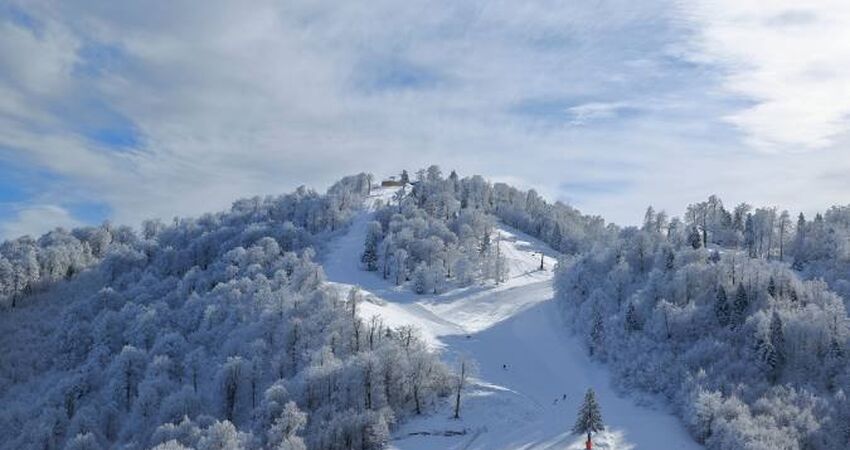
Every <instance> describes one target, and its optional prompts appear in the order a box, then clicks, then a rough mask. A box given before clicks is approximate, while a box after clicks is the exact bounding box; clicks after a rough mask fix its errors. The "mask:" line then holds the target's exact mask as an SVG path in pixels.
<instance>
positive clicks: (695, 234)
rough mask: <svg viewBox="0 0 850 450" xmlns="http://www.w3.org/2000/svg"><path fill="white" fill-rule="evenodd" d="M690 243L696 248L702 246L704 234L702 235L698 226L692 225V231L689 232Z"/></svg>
mask: <svg viewBox="0 0 850 450" xmlns="http://www.w3.org/2000/svg"><path fill="white" fill-rule="evenodd" d="M688 243H689V244H691V247H693V248H694V249H698V248H700V247H702V236H701V235H700V232H699V230H698V229H697V227H691V232H690V233H688Z"/></svg>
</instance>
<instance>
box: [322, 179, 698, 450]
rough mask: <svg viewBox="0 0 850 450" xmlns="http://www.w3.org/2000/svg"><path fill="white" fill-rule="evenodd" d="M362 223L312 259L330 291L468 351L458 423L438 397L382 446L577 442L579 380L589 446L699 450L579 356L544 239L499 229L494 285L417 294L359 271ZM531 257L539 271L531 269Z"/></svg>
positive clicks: (434, 341) (449, 350)
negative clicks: (435, 405) (356, 291)
mask: <svg viewBox="0 0 850 450" xmlns="http://www.w3.org/2000/svg"><path fill="white" fill-rule="evenodd" d="M394 191H395V189H382V190H378V191H377V192H376V193H375V195H374V196H373V201H374V200H376V199H378V198H380V199H383V200H384V201H387V199H389V198H391V196H392V193H393V192H394ZM369 220H371V212H370V211H369V209H368V208H367V210H366V211H364V212H362V213H361V214H360V215H359V216H358V217H356V218H355V220H354V222H353V223H352V226H351V227H350V229H349V231H348V232H347V233H346V234H345V235H343V236H341V237H339V238H337V240H335V241H334V242H331V243H330V244H329V252H328V254H327V256H326V257H325V259H324V261H323V265H324V269H325V272H326V274H327V276H328V279H329V280H330V281H331V282H332V283H333V285H334V286H336V287H337V288H338V289H341V290H346V291H347V290H348V289H350V288H351V286H355V285H356V286H359V287H360V288H362V289H363V290H364V291H365V292H366V293H367V295H369V296H371V297H373V299H372V300H370V301H368V302H364V303H363V304H362V307H361V309H360V311H361V314H363V315H364V316H365V317H369V316H372V315H375V314H377V315H380V316H381V317H382V319H383V320H384V322H385V323H387V324H388V325H392V326H398V325H405V324H412V325H416V326H417V327H419V328H420V329H421V330H422V334H423V337H424V338H425V339H426V340H427V342H428V343H429V344H430V345H431V346H432V347H433V348H435V349H438V350H440V351H442V352H443V355H444V358H445V359H446V360H447V361H453V360H455V359H456V358H457V357H458V355H468V356H470V357H472V358H473V359H474V360H475V361H476V362H477V366H478V373H477V374H476V377H475V378H473V379H472V383H471V386H470V388H469V389H468V390H467V391H466V395H465V398H464V399H463V403H462V406H461V419H459V420H454V419H451V418H450V417H451V410H450V409H451V408H450V406H449V405H446V406H445V411H438V412H436V413H434V414H432V415H429V416H423V417H421V418H415V419H413V420H411V421H408V422H406V423H404V424H403V425H402V426H401V427H399V429H398V430H397V431H396V432H395V434H394V440H393V442H392V445H391V448H397V449H400V450H416V449H434V448H439V449H494V450H495V449H549V448H558V449H564V448H567V449H582V448H584V442H583V441H584V438H583V437H582V436H576V435H572V434H570V432H569V430H570V429H571V428H572V425H573V422H574V420H575V415H576V412H577V410H578V407H579V405H580V402H581V400H582V398H583V397H584V393H585V391H586V390H587V388H589V387H592V388H593V389H594V390H595V391H596V394H597V398H598V400H599V402H600V405H601V408H602V415H603V419H604V421H605V424H606V426H607V430H606V431H605V432H603V433H600V434H599V435H598V436H596V437H595V438H594V446H595V448H600V449H616V450H627V449H664V450H687V449H698V448H701V446H699V445H698V444H697V443H695V442H694V441H693V439H692V438H691V437H690V436H689V435H688V434H687V432H686V431H685V429H684V427H683V426H682V425H681V423H679V422H678V420H677V419H676V418H675V417H674V416H672V415H671V414H670V413H669V412H667V411H665V410H664V408H663V407H649V406H639V405H636V404H635V403H634V401H633V400H632V399H629V398H624V397H622V396H621V395H618V393H616V392H615V391H614V390H613V388H612V386H611V383H610V377H609V374H608V373H607V371H606V369H605V368H604V366H601V365H599V364H596V363H594V362H592V361H590V360H589V358H588V357H587V356H586V352H585V350H584V348H583V345H582V344H581V342H580V341H579V339H578V338H576V337H574V336H572V335H570V333H569V332H568V331H567V326H566V324H565V323H563V321H562V318H561V313H560V312H559V311H558V309H557V307H556V305H555V303H554V301H553V300H552V299H553V290H552V269H553V267H554V264H555V262H556V259H555V253H554V252H553V251H552V250H550V249H548V248H547V247H546V246H545V244H543V243H541V242H539V241H537V240H535V239H533V238H531V237H529V236H527V235H524V234H523V233H520V232H517V231H514V230H510V229H508V228H507V227H501V228H500V232H501V234H502V241H501V245H502V251H503V253H504V255H505V256H506V258H507V261H508V264H509V266H510V275H509V279H508V280H507V281H506V282H505V283H502V284H500V285H499V286H493V285H489V286H476V287H470V288H465V289H455V290H452V291H450V292H447V293H444V294H442V295H436V296H419V295H416V294H414V293H412V292H410V291H409V290H408V289H406V288H400V287H396V286H394V285H393V284H392V283H391V282H389V281H387V280H383V279H382V278H381V277H380V275H379V274H377V273H374V272H366V271H363V270H361V269H360V268H359V255H360V254H361V253H362V250H363V242H364V237H365V232H366V226H367V224H368V222H369ZM541 253H543V255H544V266H545V270H544V271H539V270H538V269H539V265H540V254H541ZM503 365H504V366H503ZM564 397H565V398H564Z"/></svg>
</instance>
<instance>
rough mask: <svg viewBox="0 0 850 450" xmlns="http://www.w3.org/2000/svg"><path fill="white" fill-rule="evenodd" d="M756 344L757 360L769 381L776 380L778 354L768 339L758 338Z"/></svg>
mask: <svg viewBox="0 0 850 450" xmlns="http://www.w3.org/2000/svg"><path fill="white" fill-rule="evenodd" d="M756 346H757V348H756V350H757V354H758V357H759V361H760V362H761V364H762V366H763V367H764V370H765V372H767V376H768V378H769V379H770V381H771V382H774V381H776V375H777V373H778V370H779V355H778V353H777V352H776V348H775V347H774V346H773V344H771V343H770V340H769V339H759V340H758V342H757V344H756Z"/></svg>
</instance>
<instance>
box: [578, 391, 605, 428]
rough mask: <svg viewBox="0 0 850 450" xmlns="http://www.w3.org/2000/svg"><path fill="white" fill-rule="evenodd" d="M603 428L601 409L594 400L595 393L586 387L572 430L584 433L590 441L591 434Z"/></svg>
mask: <svg viewBox="0 0 850 450" xmlns="http://www.w3.org/2000/svg"><path fill="white" fill-rule="evenodd" d="M604 429H605V425H604V424H603V423H602V411H601V410H600V408H599V403H597V402H596V393H595V392H594V391H593V389H588V390H587V392H586V393H585V394H584V400H583V401H582V403H581V407H580V408H579V411H578V416H577V417H576V422H575V425H573V430H572V431H573V433H575V434H586V435H587V440H588V441H590V439H591V434H593V433H598V432H600V431H602V430H604Z"/></svg>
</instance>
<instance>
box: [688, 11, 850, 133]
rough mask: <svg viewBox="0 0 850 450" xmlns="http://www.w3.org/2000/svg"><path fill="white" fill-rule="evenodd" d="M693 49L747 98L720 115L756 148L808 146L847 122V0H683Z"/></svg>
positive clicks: (726, 86) (849, 35)
mask: <svg viewBox="0 0 850 450" xmlns="http://www.w3.org/2000/svg"><path fill="white" fill-rule="evenodd" d="M679 8H680V10H681V11H682V12H683V15H684V16H685V18H686V20H688V21H689V23H690V24H691V25H692V26H693V29H694V33H695V37H696V39H695V40H694V41H693V42H692V43H691V44H692V45H691V46H690V50H691V51H692V52H693V53H692V54H691V56H692V57H693V58H695V59H696V60H698V61H700V62H703V63H708V64H712V65H716V66H717V67H719V68H720V69H721V70H722V71H723V73H724V82H723V88H724V89H725V90H726V91H728V92H730V93H732V94H735V95H740V96H744V97H746V98H748V99H751V100H752V101H753V104H752V105H751V106H749V107H746V108H743V109H740V110H738V111H732V112H730V113H729V114H728V115H727V116H726V119H727V120H728V121H729V122H731V123H733V124H735V125H736V126H738V127H740V128H741V129H742V130H744V132H745V133H746V134H747V135H748V137H749V140H750V142H751V143H752V144H753V145H754V146H757V147H760V148H764V149H770V150H788V149H795V150H807V149H815V148H823V147H826V146H829V145H830V144H832V143H833V142H834V140H835V138H836V136H838V135H840V134H842V133H846V132H847V131H848V127H850V121H848V114H850V75H848V74H850V26H848V25H850V3H848V2H846V1H840V0H818V1H812V2H798V1H792V0H780V1H770V2H764V1H758V0H745V1H740V0H710V1H698V2H683V3H682V4H681V5H680V7H679Z"/></svg>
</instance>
